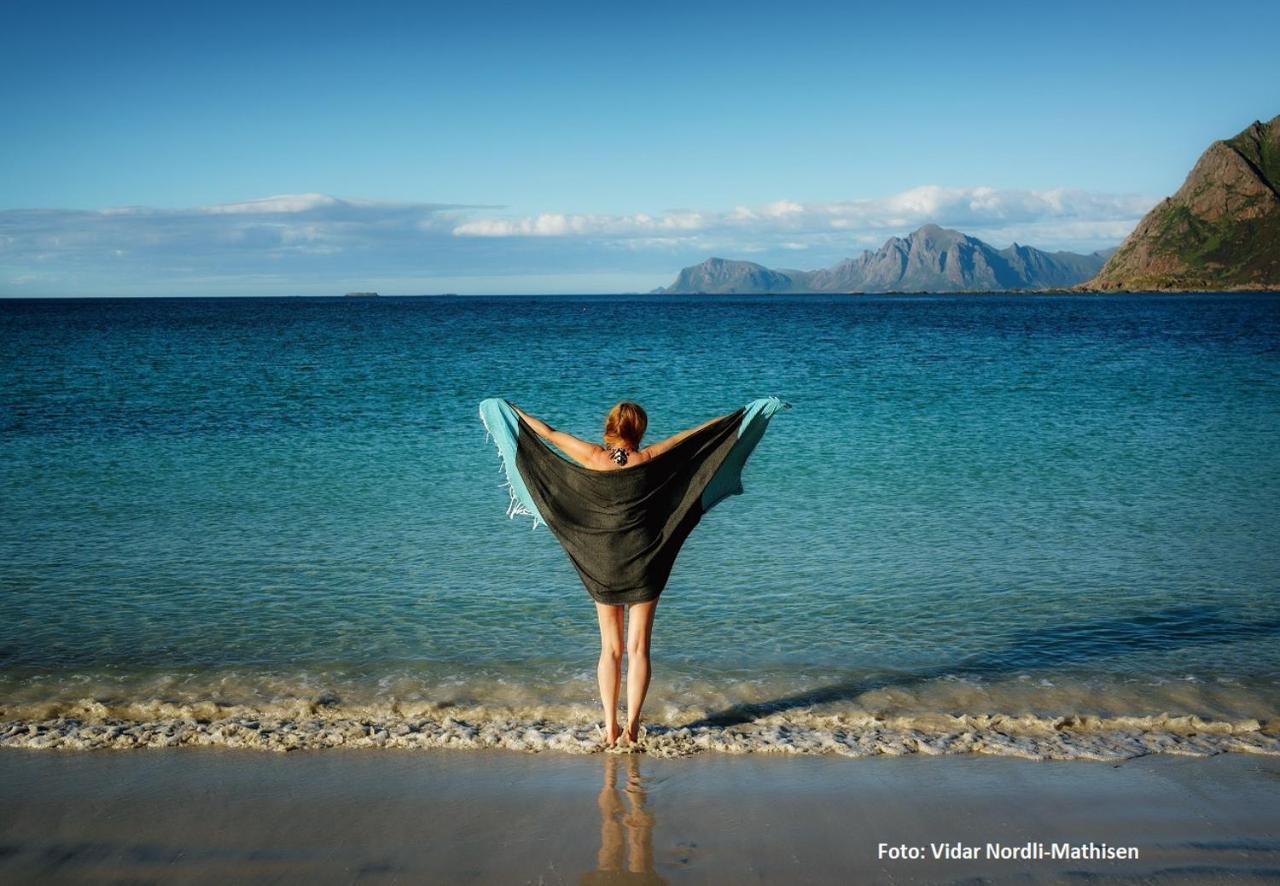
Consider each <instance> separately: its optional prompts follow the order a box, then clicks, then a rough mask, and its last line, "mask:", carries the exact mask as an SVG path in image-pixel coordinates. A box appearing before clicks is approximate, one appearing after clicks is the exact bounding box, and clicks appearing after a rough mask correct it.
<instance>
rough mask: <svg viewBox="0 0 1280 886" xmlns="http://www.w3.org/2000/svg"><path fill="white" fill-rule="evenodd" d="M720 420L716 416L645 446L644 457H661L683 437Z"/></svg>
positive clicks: (720, 417) (721, 416)
mask: <svg viewBox="0 0 1280 886" xmlns="http://www.w3.org/2000/svg"><path fill="white" fill-rule="evenodd" d="M727 414H728V413H726V415H727ZM722 418H724V416H723V415H717V416H716V417H715V418H709V419H707V420H706V421H704V422H703V423H702V424H700V425H698V426H697V427H693V428H689V429H687V430H684V431H681V432H680V433H678V434H672V435H671V436H670V437H668V438H667V439H665V440H659V441H658V442H657V443H654V444H653V445H652V446H646V447H645V448H644V454H645V457H646V458H653V457H654V456H655V455H661V454H662V453H664V452H666V451H667V450H668V449H670V448H671V447H672V446H675V445H676V444H677V443H679V442H680V441H681V440H683V439H684V438H685V437H688V436H689V435H690V434H694V433H697V432H698V431H700V430H702V429H703V428H705V427H706V426H707V425H710V424H714V423H715V422H718V421H719V420H720V419H722Z"/></svg>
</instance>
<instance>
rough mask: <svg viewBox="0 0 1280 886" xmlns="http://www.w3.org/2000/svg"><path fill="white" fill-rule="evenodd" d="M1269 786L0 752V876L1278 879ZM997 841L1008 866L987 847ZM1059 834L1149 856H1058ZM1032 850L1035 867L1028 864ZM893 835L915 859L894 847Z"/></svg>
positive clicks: (1038, 774)
mask: <svg viewBox="0 0 1280 886" xmlns="http://www.w3.org/2000/svg"><path fill="white" fill-rule="evenodd" d="M1277 785H1280V759H1277V758H1272V757H1250V756H1244V755H1235V754H1231V755H1219V756H1215V757H1211V758H1209V759H1188V758H1179V757H1172V756H1151V757H1146V758H1142V759H1138V760H1133V761H1130V762H1127V763H1123V764H1119V765H1117V764H1107V763H1098V762H1083V761H1072V762H1045V763H1034V762H1029V761H1023V760H1015V759H1008V758H995V757H986V756H978V755H967V756H952V757H948V758H946V759H943V760H929V761H925V760H923V759H921V757H920V756H919V755H916V756H912V757H901V758H891V757H876V758H868V759H864V760H857V761H853V760H849V759H845V758H835V757H816V756H810V757H794V758H790V759H787V760H786V761H785V762H784V761H783V760H782V759H780V758H779V757H778V756H777V755H760V754H756V755H746V756H729V755H702V756H697V757H690V758H684V759H676V760H667V759H657V758H652V757H648V756H645V755H640V754H635V755H626V754H601V755H597V756H594V757H587V756H573V755H565V754H549V755H540V756H537V757H530V756H529V755H527V754H521V753H518V752H509V751H487V752H481V753H474V752H468V753H455V752H450V751H447V750H436V751H430V752H412V751H388V752H386V753H384V754H364V753H359V752H352V751H344V750H334V751H329V752H326V753H319V754H289V755H285V756H279V755H270V754H254V753H245V752H241V751H234V750H227V749H220V748H195V749H156V750H150V751H148V752H145V753H137V754H92V753H91V754H42V753H37V752H34V751H30V750H22V749H13V748H8V749H0V850H2V851H0V879H8V880H10V881H18V882H21V881H28V880H38V881H40V882H86V881H92V882H102V881H106V880H111V881H115V880H157V879H162V880H164V881H165V882H182V883H214V882H226V881H227V880H229V879H236V880H261V879H277V880H282V881H287V882H294V881H299V882H304V881H305V882H351V881H352V880H355V879H359V880H362V881H364V880H368V881H371V882H450V883H489V882H534V883H538V882H541V883H563V882H606V883H607V882H616V883H620V882H624V881H625V882H633V883H661V882H700V883H722V882H723V883H741V882H760V883H772V882H795V881H803V882H814V883H827V882H831V883H836V882H850V881H851V880H852V881H855V882H872V883H890V882H892V883H926V882H950V881H960V880H964V879H967V878H973V877H981V878H984V882H994V883H1003V882H1018V883H1026V882H1060V881H1061V880H1062V879H1063V878H1067V877H1070V878H1072V879H1087V880H1100V881H1114V882H1132V881H1134V880H1139V879H1141V880H1142V881H1143V882H1148V881H1156V882H1162V883H1164V882H1170V883H1181V882H1186V883H1192V882H1194V883H1209V882H1228V881H1229V882H1232V883H1241V882H1245V883H1247V882H1266V881H1272V882H1274V879H1275V878H1276V877H1277V876H1280V827H1278V826H1277V825H1276V822H1278V821H1280V791H1277V790H1276V787H1277ZM989 843H990V844H999V845H1000V846H1002V847H1005V849H1004V850H1002V851H1005V852H1006V853H1013V854H1015V857H1005V858H988V857H987V844H989ZM880 844H885V845H884V846H881V845H880ZM1058 844H1063V845H1067V846H1074V847H1079V851H1080V852H1084V853H1086V854H1087V853H1088V852H1089V849H1088V847H1089V846H1090V844H1092V845H1093V846H1095V847H1097V846H1099V845H1100V844H1105V846H1106V847H1109V848H1111V849H1112V850H1118V849H1124V850H1125V852H1126V854H1127V853H1128V852H1129V850H1130V849H1132V850H1136V855H1137V858H1114V857H1113V858H1090V857H1081V858H1067V859H1061V858H1059V859H1055V858H1052V857H1049V855H1048V854H1049V853H1051V852H1052V851H1053V848H1052V847H1054V846H1055V845H1058ZM935 845H936V847H938V848H941V849H942V850H943V852H944V853H946V854H949V855H950V856H951V857H944V858H938V859H935V858H934V857H933V854H934V849H935ZM1036 845H1042V846H1043V847H1044V850H1043V851H1044V853H1045V855H1044V857H1037V856H1036V850H1034V849H1033V848H1027V849H1026V851H1025V852H1023V857H1016V853H1017V852H1018V850H1019V848H1020V847H1034V846H1036ZM894 847H898V848H900V849H906V850H910V849H911V848H912V847H918V848H920V849H921V850H922V852H923V857H921V858H912V859H908V858H891V857H885V855H886V848H887V849H889V850H892V849H893V848H894ZM947 847H950V848H949V849H948V848H947ZM970 851H972V853H973V854H974V855H975V856H976V857H964V856H965V855H966V854H967V853H968V852H970ZM1113 854H1114V852H1113Z"/></svg>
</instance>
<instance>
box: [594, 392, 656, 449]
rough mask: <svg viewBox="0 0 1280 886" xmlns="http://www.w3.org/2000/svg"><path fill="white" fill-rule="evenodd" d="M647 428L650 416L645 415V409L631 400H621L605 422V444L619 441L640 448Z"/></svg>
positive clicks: (611, 410) (610, 411)
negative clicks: (641, 439)
mask: <svg viewBox="0 0 1280 886" xmlns="http://www.w3.org/2000/svg"><path fill="white" fill-rule="evenodd" d="M647 427H649V416H648V415H646V414H645V411H644V407H642V406H641V405H640V404H639V403H632V402H631V401H630V400H620V401H618V402H617V403H615V404H614V406H613V408H612V409H610V410H609V415H608V416H607V417H606V418H605V420H604V442H605V443H612V442H614V441H617V442H620V443H629V444H631V445H632V446H638V445H639V444H640V438H641V437H643V436H644V431H645V428H647Z"/></svg>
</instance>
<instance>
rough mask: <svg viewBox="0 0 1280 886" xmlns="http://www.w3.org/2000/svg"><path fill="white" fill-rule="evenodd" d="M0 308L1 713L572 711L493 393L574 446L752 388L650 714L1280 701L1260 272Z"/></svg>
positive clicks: (1274, 353)
mask: <svg viewBox="0 0 1280 886" xmlns="http://www.w3.org/2000/svg"><path fill="white" fill-rule="evenodd" d="M0 336H2V338H3V342H4V348H3V354H2V356H0V391H2V393H0V440H2V441H3V447H4V458H3V460H0V497H2V498H3V500H4V502H5V504H4V520H3V523H2V524H0V563H2V564H3V565H0V703H3V701H4V700H5V699H7V700H8V701H9V702H10V703H17V702H19V701H22V702H33V701H38V700H42V699H53V698H63V697H83V696H86V695H96V696H99V697H102V696H103V694H104V693H106V694H108V695H109V694H111V693H115V696H116V698H117V700H119V698H126V697H133V696H137V695H138V694H139V693H142V694H146V693H159V694H162V695H166V697H168V696H174V697H179V696H180V697H181V698H183V699H186V700H193V699H194V700H198V699H202V698H213V697H221V696H223V695H230V694H236V693H239V694H241V695H244V694H247V695H253V694H254V693H258V694H260V695H262V694H265V695H266V696H270V697H276V698H278V697H280V695H281V694H282V693H283V694H286V695H287V694H289V693H296V694H300V695H305V694H307V693H320V692H326V691H327V692H334V693H337V694H338V695H340V696H342V697H344V698H349V697H354V696H357V695H361V696H362V697H368V698H384V697H403V696H404V695H405V694H406V693H409V694H412V695H414V696H415V697H421V698H439V697H444V696H445V695H449V696H450V697H457V698H465V699H468V700H472V701H475V700H479V701H481V702H483V701H485V700H486V699H488V700H493V699H498V698H508V699H509V698H523V699H525V700H530V699H533V700H538V699H550V700H557V699H558V700H565V701H570V702H574V703H577V702H582V703H583V704H589V703H590V702H591V701H592V694H593V692H594V686H593V682H594V667H595V654H596V649H597V647H596V646H595V644H596V643H597V628H596V624H595V613H594V608H593V604H592V603H591V601H590V599H589V598H588V596H587V594H586V591H585V590H584V589H583V588H582V586H581V584H580V583H579V581H578V579H577V576H576V575H575V573H574V572H573V570H572V568H571V566H570V565H569V562H568V560H567V558H566V557H565V556H564V554H563V553H562V552H561V550H560V549H559V547H558V546H557V544H556V542H555V540H554V538H553V537H552V536H551V535H550V534H549V533H548V532H547V530H546V529H545V528H539V529H537V530H536V531H531V529H530V526H529V523H528V521H527V520H522V519H517V520H508V519H507V518H506V516H505V508H506V504H507V497H506V493H505V492H504V491H503V489H502V488H501V479H502V478H501V475H500V473H499V466H498V459H497V455H496V452H495V450H494V448H493V447H492V445H491V444H490V443H489V442H487V441H486V440H485V434H484V429H483V427H482V425H481V424H480V422H479V420H478V417H477V415H476V407H477V404H478V403H479V401H480V400H481V399H483V398H485V397H489V396H503V397H507V398H509V399H511V400H513V401H514V402H516V403H518V404H520V405H521V406H522V407H524V408H525V409H527V410H529V411H531V412H533V413H534V414H535V415H539V416H541V417H544V418H546V419H548V420H550V421H551V422H552V423H554V424H556V425H558V426H561V427H564V428H565V429H567V430H570V431H572V432H575V433H577V434H578V435H579V436H583V437H589V438H593V439H594V438H597V437H598V436H599V426H600V424H601V421H602V418H603V415H604V412H605V411H606V410H607V408H608V406H609V405H611V404H612V403H613V402H614V401H616V400H617V399H620V398H623V397H627V398H632V399H636V400H639V401H640V402H641V403H643V404H644V405H645V407H646V408H647V410H648V412H649V416H650V428H651V432H650V435H649V436H650V437H651V438H654V439H656V438H660V437H662V436H665V435H667V434H669V433H672V432H674V431H676V430H679V429H680V428H683V427H686V426H688V425H692V424H695V423H698V422H700V421H702V420H704V419H705V418H707V417H710V416H712V415H716V414H721V413H724V412H726V411H729V410H730V409H733V408H735V407H737V406H739V405H742V404H743V403H746V402H747V401H748V400H751V399H753V398H755V397H759V396H766V395H773V394H776V395H778V396H781V397H783V398H784V399H785V400H787V401H788V402H790V403H791V404H792V405H793V407H794V408H793V409H792V410H790V411H788V412H784V413H781V414H779V415H778V416H777V417H775V419H774V420H773V422H772V423H771V425H770V429H769V432H768V434H767V435H766V437H765V439H764V441H763V442H762V444H761V445H760V447H759V448H758V449H757V450H756V452H755V454H754V455H753V456H752V459H751V462H750V463H749V464H748V467H747V470H746V472H745V474H744V483H745V486H746V490H747V492H746V494H745V495H743V496H739V497H737V498H734V499H731V500H730V501H728V502H726V503H724V504H722V505H721V506H720V507H719V508H717V509H716V510H715V511H713V512H712V513H711V514H709V515H708V517H707V519H706V520H705V521H703V523H702V524H701V526H700V527H699V528H698V529H697V530H696V531H695V532H694V535H693V536H692V538H691V539H690V541H689V542H688V544H687V545H686V546H685V549H684V551H683V552H682V554H681V557H680V560H679V561H678V563H677V565H676V569H675V572H674V574H673V576H672V580H671V583H670V585H669V586H668V588H667V590H666V592H665V593H664V595H663V597H662V602H661V604H660V606H659V609H658V614H657V624H656V628H655V639H654V649H653V653H654V657H655V663H656V664H655V677H654V681H655V682H654V688H653V690H652V693H653V696H652V697H655V698H657V702H655V704H656V705H659V706H660V705H661V704H664V703H666V704H669V705H671V706H674V708H679V707H680V706H681V705H686V706H692V707H694V708H696V707H698V706H699V705H702V706H703V707H709V708H715V706H716V705H717V704H720V703H728V701H731V700H734V699H738V700H741V699H749V700H753V701H767V700H769V699H777V698H784V697H787V696H788V695H789V694H790V693H803V692H804V691H809V690H813V689H815V688H822V687H833V686H834V687H840V686H852V687H857V686H865V685H872V684H874V685H877V686H887V687H889V688H890V690H891V697H887V698H888V700H883V699H882V700H881V701H880V702H877V704H882V705H888V706H890V707H892V706H895V705H896V706H899V707H901V708H902V709H911V708H913V707H916V708H922V709H923V708H927V709H934V708H945V709H949V710H956V711H960V710H968V709H969V708H973V707H979V708H980V707H983V706H987V707H997V708H999V707H1001V706H1008V705H1012V706H1013V707H1015V708H1018V709H1022V708H1027V709H1036V710H1040V709H1043V710H1044V711H1046V712H1049V713H1053V712H1064V711H1068V710H1069V709H1071V710H1075V709H1079V708H1082V707H1083V708H1089V706H1090V705H1092V706H1093V707H1094V708H1096V709H1097V710H1100V711H1108V712H1111V713H1140V712H1143V711H1142V710H1140V709H1142V708H1144V706H1145V707H1152V708H1154V709H1155V710H1175V709H1180V710H1186V711H1187V712H1190V713H1199V714H1203V715H1207V716H1208V715H1216V716H1262V717H1265V716H1267V715H1268V714H1271V715H1272V716H1274V712H1275V709H1276V700H1277V698H1278V697H1280V643H1277V642H1276V641H1277V635H1278V634H1280V593H1278V592H1280V559H1278V558H1277V554H1276V552H1277V551H1280V521H1277V519H1276V517H1277V504H1276V503H1277V501H1280V298H1277V297H1275V296H1268V295H1234V294H1233V295H1171V296H1154V295H1144V296H1010V297H997V296H936V297H935V296H931V297H923V296H885V297H787V298H778V297H723V298H721V297H690V298H672V297H658V296H639V297H563V298H547V297H539V298H525V297H507V298H404V299H400V298H379V299H376V300H352V299H345V300H344V299H207V300H205V299H200V300H176V299H175V300H146V299H139V300H109V301H108V300H74V301H56V300H55V301H16V300H9V301H3V302H0ZM957 686H959V687H965V688H966V691H964V692H961V691H959V690H958V689H956V688H955V687H957ZM975 687H977V688H975ZM1020 687H1021V689H1020ZM1027 687H1034V688H1035V691H1034V692H1032V691H1031V690H1030V689H1027ZM1126 687H1127V688H1126ZM504 693H505V694H504ZM735 693H737V694H735ZM362 694H363V695H362ZM857 696H858V692H856V691H854V690H852V689H851V690H850V691H849V692H846V693H845V695H844V696H841V699H842V700H844V701H849V699H851V698H855V697H857ZM841 699H838V700H841ZM859 703H862V704H864V705H865V704H867V703H869V702H868V700H867V698H861V700H860V702H859ZM672 716H677V715H676V714H672Z"/></svg>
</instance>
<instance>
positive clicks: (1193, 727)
mask: <svg viewBox="0 0 1280 886" xmlns="http://www.w3.org/2000/svg"><path fill="white" fill-rule="evenodd" d="M558 714H559V716H557V715H556V714H555V713H552V712H551V711H547V710H543V711H540V712H538V713H536V714H535V713H534V712H532V711H524V712H516V711H512V710H510V709H504V708H485V707H483V706H454V705H450V706H446V707H443V708H441V707H439V706H434V705H422V706H420V707H419V708H418V709H417V710H414V709H413V706H410V705H407V704H406V705H404V706H403V707H402V706H401V705H399V704H397V705H394V706H391V707H386V706H376V707H375V706H368V707H363V708H360V707H355V706H353V707H350V708H347V709H345V710H344V709H342V708H341V707H339V706H337V705H316V704H314V703H312V704H306V705H303V704H299V705H297V706H295V707H294V708H292V709H287V708H285V709H282V708H276V709H267V710H263V709H258V708H255V707H252V706H237V707H236V708H233V709H230V710H227V709H222V710H218V709H216V706H213V705H209V706H207V707H206V706H199V707H197V708H194V709H188V710H183V711H176V710H172V709H169V710H165V711H158V710H150V711H146V712H142V711H139V712H137V713H134V714H132V715H130V716H120V715H115V716H112V715H109V714H107V715H104V714H103V712H102V711H98V712H97V713H96V714H95V713H94V712H93V711H90V710H84V711H77V712H76V713H68V712H62V713H61V714H60V715H58V716H56V717H45V718H29V719H23V718H19V719H11V720H0V750H5V749H10V750H30V751H53V752H65V753H75V752H91V751H98V750H121V751H128V750H154V749H200V748H225V749H232V750H255V751H268V752H273V753H281V754H283V753H287V752H290V751H303V752H309V751H321V750H333V749H344V750H370V751H379V750H382V751H428V750H439V749H458V750H474V751H484V750H507V751H517V752H525V753H528V754H538V753H548V752H549V753H563V754H568V755H574V756H584V755H586V756H589V755H591V754H594V753H598V752H599V751H600V750H601V748H600V744H601V740H602V733H601V726H600V724H599V723H598V721H596V720H595V719H594V718H593V717H592V716H591V715H590V714H584V713H582V712H577V711H573V710H567V711H559V712H558ZM1278 726H1280V724H1278V723H1277V721H1276V719H1275V718H1274V717H1272V718H1268V719H1267V720H1263V721H1260V720H1258V719H1255V718H1241V719H1236V720H1214V719H1205V718H1201V717H1199V716H1194V715H1172V714H1169V713H1164V714H1160V715H1156V716H1112V717H1107V716H1098V715H1087V714H1075V715H1069V716H1059V717H1040V716H1035V715H1032V714H965V715H953V714H941V713H931V714H918V715H905V716H904V715H881V714H871V713H860V714H848V713H846V714H823V713H818V712H813V711H810V710H798V711H794V712H791V711H784V712H770V711H767V710H759V711H750V712H742V713H738V714H737V715H733V714H721V715H719V716H714V715H713V716H709V717H704V718H702V719H697V720H693V721H688V720H685V721H684V722H677V723H671V722H666V723H664V722H660V721H653V720H651V721H647V722H646V723H645V724H644V725H643V727H642V728H643V730H644V732H643V747H642V751H643V752H644V753H645V754H647V755H648V756H651V757H663V758H666V757H692V756H706V755H711V756H718V755H730V756H741V755H764V756H769V755H778V754H783V755H794V756H817V757H821V756H835V757H845V758H849V757H856V758H864V757H878V756H893V757H899V756H957V755H986V756H996V757H1017V758H1022V759H1027V760H1036V761H1050V760H1095V761H1105V762H1119V761H1124V760H1130V759H1136V758H1141V757H1146V756H1150V755H1157V754H1159V755H1173V756H1188V757H1212V756H1216V755H1219V754H1224V753H1238V754H1243V755H1247V756H1255V755H1256V756H1265V757H1272V758H1277V759H1280V735H1277V734H1276V729H1277V727H1278Z"/></svg>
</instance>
